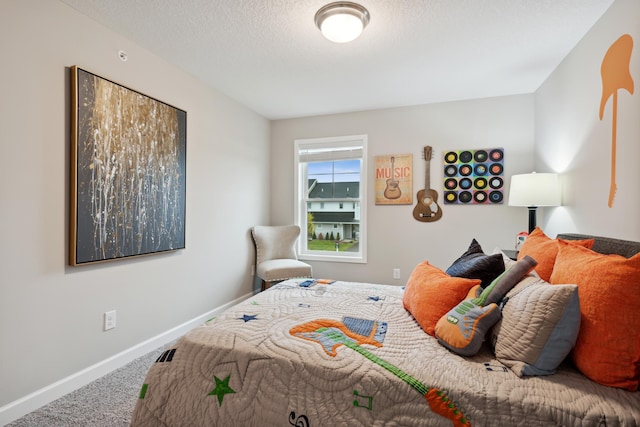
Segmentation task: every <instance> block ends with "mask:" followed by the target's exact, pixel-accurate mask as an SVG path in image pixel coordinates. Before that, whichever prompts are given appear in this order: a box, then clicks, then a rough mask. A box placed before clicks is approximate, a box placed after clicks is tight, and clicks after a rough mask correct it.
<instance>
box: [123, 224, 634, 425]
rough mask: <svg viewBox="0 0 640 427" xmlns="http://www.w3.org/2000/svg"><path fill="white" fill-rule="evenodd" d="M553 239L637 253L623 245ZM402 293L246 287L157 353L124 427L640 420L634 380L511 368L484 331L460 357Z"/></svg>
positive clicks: (322, 286)
mask: <svg viewBox="0 0 640 427" xmlns="http://www.w3.org/2000/svg"><path fill="white" fill-rule="evenodd" d="M558 237H562V238H563V239H578V240H583V239H591V238H593V240H595V241H596V242H597V245H595V248H596V249H599V248H600V249H601V250H602V251H603V252H606V253H617V250H618V249H620V248H621V250H622V252H623V253H624V255H625V256H627V257H629V256H632V255H633V254H635V253H638V252H640V243H635V242H627V241H616V240H613V239H607V238H601V237H595V238H594V237H593V236H584V235H561V236H558ZM556 240H557V239H556ZM602 248H604V249H602ZM523 249H524V247H523ZM559 257H560V255H558V258H559ZM503 258H504V257H503ZM636 258H637V257H636ZM504 261H505V262H507V263H508V261H507V260H506V259H504ZM633 280H635V283H630V284H629V286H634V287H635V292H636V293H638V294H640V278H638V277H637V276H636V277H634V278H633ZM404 297H405V289H404V288H403V287H399V286H389V285H381V284H374V283H354V282H341V281H332V280H320V279H292V280H287V281H284V282H282V283H280V284H278V285H275V286H273V287H272V288H270V289H268V290H267V291H265V292H261V293H259V294H256V295H254V296H253V297H251V298H249V299H248V300H245V301H243V302H242V303H240V304H238V305H236V306H234V307H232V308H230V309H228V310H227V311H225V312H224V313H223V314H221V315H219V316H217V317H216V318H214V319H211V320H210V321H208V322H207V323H206V324H204V325H202V326H200V327H198V328H195V329H194V330H192V331H190V332H189V333H188V334H186V335H185V336H184V337H182V338H181V339H180V340H179V341H178V342H177V343H176V344H175V346H174V347H173V348H171V349H168V350H167V351H165V352H164V353H163V354H162V355H161V356H160V357H159V358H158V360H157V361H156V363H154V364H153V366H152V367H151V369H150V370H149V372H148V374H147V377H146V379H145V381H144V384H143V385H142V387H141V390H140V396H139V399H138V402H137V405H136V408H135V411H134V415H133V419H132V426H286V425H292V426H299V427H315V426H451V425H474V426H494V425H495V426H503V427H504V426H512V425H522V426H549V425H558V426H638V425H640V392H638V391H637V385H635V386H632V388H633V387H635V391H632V390H629V387H626V389H625V387H611V386H605V385H601V384H599V383H598V382H596V381H593V380H591V379H589V378H587V377H586V376H585V375H584V374H583V373H582V372H581V371H580V370H578V369H577V368H576V367H575V365H574V364H573V363H571V361H570V360H569V358H567V359H566V360H564V361H563V362H562V363H561V364H560V365H559V366H558V368H557V369H555V370H554V372H555V373H553V374H552V375H524V376H519V375H517V374H516V373H514V368H513V366H508V364H507V365H505V361H504V359H503V358H500V359H499V358H497V357H496V352H495V348H493V347H492V345H489V341H492V338H491V337H490V336H489V335H488V336H487V339H486V341H487V342H485V344H483V345H482V347H481V348H480V350H479V351H478V352H477V354H475V355H473V356H470V357H465V356H461V355H459V354H457V353H455V352H452V351H451V350H450V349H448V348H446V347H445V346H444V345H442V343H441V342H439V340H438V339H437V338H434V337H433V336H431V335H429V334H427V333H425V330H424V329H423V327H421V325H420V324H418V322H417V321H416V318H415V317H414V315H413V314H412V313H411V312H409V310H407V309H406V308H405V307H404V304H403V298H404ZM508 304H509V303H507V305H508ZM505 307H506V306H505ZM503 308H504V307H503ZM503 328H504V326H503ZM634 331H635V330H634ZM633 333H635V332H633ZM635 339H636V340H637V341H639V342H640V336H638V335H636V336H635ZM638 358H640V354H638ZM634 363H636V368H637V369H638V370H637V372H636V374H637V376H638V377H640V368H639V367H640V360H636V361H635V362H634ZM634 378H635V377H634ZM636 379H637V378H636Z"/></svg>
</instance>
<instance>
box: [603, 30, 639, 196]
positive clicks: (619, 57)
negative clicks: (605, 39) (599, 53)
mask: <svg viewBox="0 0 640 427" xmlns="http://www.w3.org/2000/svg"><path fill="white" fill-rule="evenodd" d="M632 49H633V39H632V38H631V36H630V35H629V34H625V35H623V36H621V37H620V38H619V39H618V40H616V41H615V42H614V43H613V44H612V45H611V47H610V48H609V50H607V53H606V54H605V55H604V59H603V60H602V66H601V67H600V74H601V75H602V98H601V100H600V120H602V117H603V115H604V108H605V106H606V104H607V101H608V100H609V98H610V97H611V96H612V95H613V112H612V115H613V122H612V125H611V127H612V133H611V185H610V188H609V202H608V204H609V207H612V206H613V199H614V197H615V195H616V190H617V185H616V128H617V125H618V90H619V89H626V90H627V91H628V92H629V93H631V94H632V95H633V78H632V77H631V72H630V70H629V64H630V62H631V50H632Z"/></svg>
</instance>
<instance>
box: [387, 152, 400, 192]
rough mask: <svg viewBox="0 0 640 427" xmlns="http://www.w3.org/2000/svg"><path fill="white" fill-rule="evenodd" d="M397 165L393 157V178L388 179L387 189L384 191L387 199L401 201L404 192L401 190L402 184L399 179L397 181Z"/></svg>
mask: <svg viewBox="0 0 640 427" xmlns="http://www.w3.org/2000/svg"><path fill="white" fill-rule="evenodd" d="M395 164H396V158H395V157H393V156H391V172H390V174H391V177H390V178H389V179H387V188H385V189H384V197H386V198H387V199H392V200H394V199H399V198H400V196H402V191H401V190H400V183H399V182H398V180H397V179H395V170H396V168H395Z"/></svg>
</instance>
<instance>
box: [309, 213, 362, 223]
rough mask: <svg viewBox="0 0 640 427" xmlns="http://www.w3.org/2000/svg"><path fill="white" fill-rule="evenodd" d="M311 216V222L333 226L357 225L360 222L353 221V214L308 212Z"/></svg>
mask: <svg viewBox="0 0 640 427" xmlns="http://www.w3.org/2000/svg"><path fill="white" fill-rule="evenodd" d="M309 213H311V214H312V215H313V222H316V223H317V222H328V223H333V224H338V223H342V224H358V223H359V222H360V221H358V220H357V219H355V215H354V213H353V212H314V211H309Z"/></svg>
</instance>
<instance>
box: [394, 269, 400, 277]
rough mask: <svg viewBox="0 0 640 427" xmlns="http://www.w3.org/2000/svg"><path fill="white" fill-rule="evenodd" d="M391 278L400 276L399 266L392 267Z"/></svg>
mask: <svg viewBox="0 0 640 427" xmlns="http://www.w3.org/2000/svg"><path fill="white" fill-rule="evenodd" d="M393 278H394V279H399V278H400V269H399V268H394V269H393Z"/></svg>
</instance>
